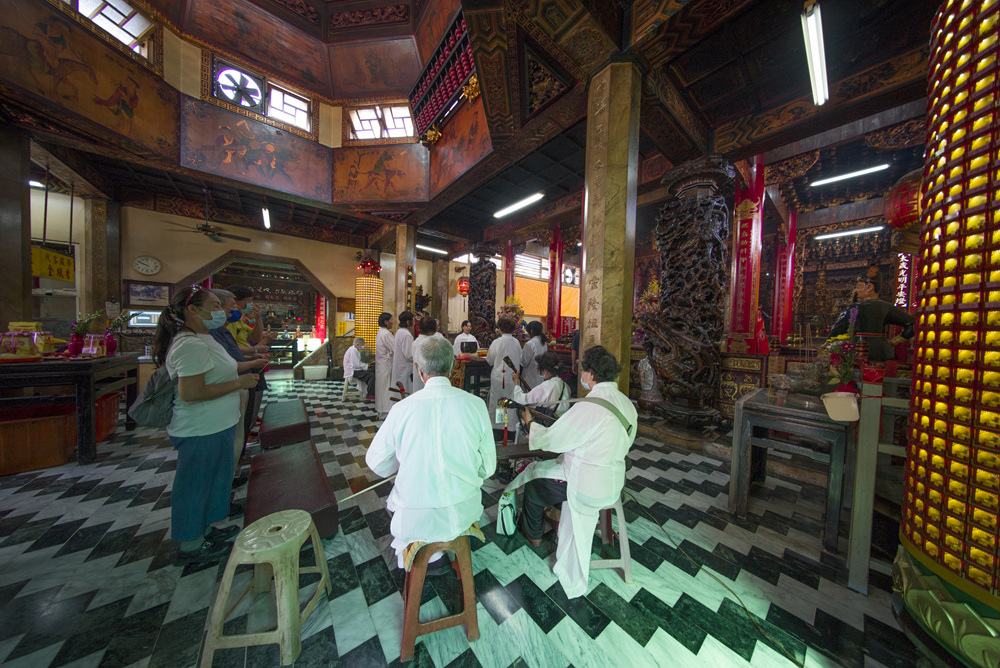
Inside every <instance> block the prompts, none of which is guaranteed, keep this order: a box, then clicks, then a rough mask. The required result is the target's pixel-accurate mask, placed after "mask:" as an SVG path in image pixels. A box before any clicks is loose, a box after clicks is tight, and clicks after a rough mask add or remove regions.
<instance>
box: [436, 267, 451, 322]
mask: <svg viewBox="0 0 1000 668" xmlns="http://www.w3.org/2000/svg"><path fill="white" fill-rule="evenodd" d="M450 268H451V262H449V261H448V260H446V259H445V260H434V275H433V280H434V290H433V291H432V292H431V317H432V318H436V319H437V321H438V331H440V332H442V333H443V332H446V331H448V296H449V295H448V286H449V280H450V278H449V276H448V270H449V269H450Z"/></svg>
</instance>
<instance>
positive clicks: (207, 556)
mask: <svg viewBox="0 0 1000 668" xmlns="http://www.w3.org/2000/svg"><path fill="white" fill-rule="evenodd" d="M230 547H232V546H231V545H230V544H229V543H225V542H222V543H213V542H211V541H207V540H206V541H205V542H204V543H202V544H201V546H200V547H199V548H198V549H197V550H178V551H177V556H176V557H174V566H186V565H188V564H217V563H219V561H221V560H222V559H224V558H225V557H227V556H228V555H229V548H230Z"/></svg>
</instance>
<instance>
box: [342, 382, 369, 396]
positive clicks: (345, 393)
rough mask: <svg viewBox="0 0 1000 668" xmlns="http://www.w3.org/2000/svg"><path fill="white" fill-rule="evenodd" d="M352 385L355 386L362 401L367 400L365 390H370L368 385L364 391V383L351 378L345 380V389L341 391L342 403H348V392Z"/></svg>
mask: <svg viewBox="0 0 1000 668" xmlns="http://www.w3.org/2000/svg"><path fill="white" fill-rule="evenodd" d="M352 384H353V385H354V389H355V390H356V391H357V393H358V396H359V397H361V398H362V399H364V398H365V390H367V389H368V386H367V385H366V386H365V389H364V390H362V389H361V386H362V385H364V383H362V382H361V381H359V380H358V379H357V378H355V377H354V376H351V377H350V378H345V379H344V389H343V390H341V392H340V400H341V401H347V392H348V390H349V389H350V386H351V385H352Z"/></svg>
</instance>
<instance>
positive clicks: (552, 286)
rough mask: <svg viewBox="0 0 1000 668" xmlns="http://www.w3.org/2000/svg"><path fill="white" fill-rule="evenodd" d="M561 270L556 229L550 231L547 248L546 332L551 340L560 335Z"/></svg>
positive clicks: (560, 245)
mask: <svg viewBox="0 0 1000 668" xmlns="http://www.w3.org/2000/svg"><path fill="white" fill-rule="evenodd" d="M562 269H563V242H562V232H561V231H560V230H559V228H558V227H556V228H555V229H554V230H553V231H552V244H551V245H550V246H549V309H548V311H549V318H548V320H549V322H548V330H549V336H551V337H552V338H558V337H559V336H560V335H561V334H562V314H561V311H562Z"/></svg>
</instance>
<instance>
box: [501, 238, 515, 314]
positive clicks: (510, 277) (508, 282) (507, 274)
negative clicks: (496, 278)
mask: <svg viewBox="0 0 1000 668" xmlns="http://www.w3.org/2000/svg"><path fill="white" fill-rule="evenodd" d="M513 296H514V242H513V241H511V240H508V241H507V248H506V250H505V251H504V256H503V298H504V301H506V300H507V299H508V298H510V297H513Z"/></svg>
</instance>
